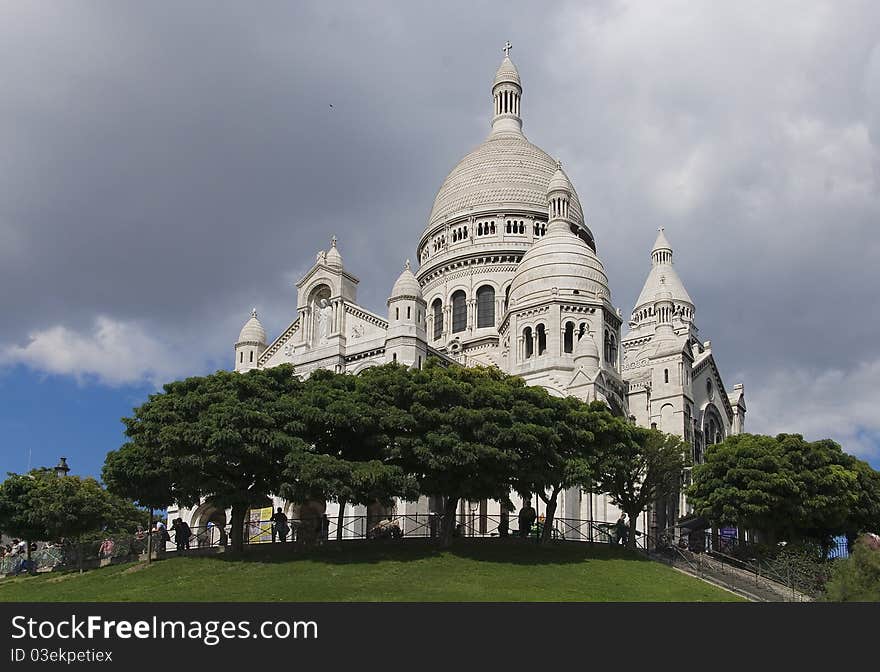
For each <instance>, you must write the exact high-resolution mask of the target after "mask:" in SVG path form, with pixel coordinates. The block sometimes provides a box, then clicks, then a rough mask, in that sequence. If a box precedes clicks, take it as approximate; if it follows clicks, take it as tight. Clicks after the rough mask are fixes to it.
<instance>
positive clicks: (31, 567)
mask: <svg viewBox="0 0 880 672" xmlns="http://www.w3.org/2000/svg"><path fill="white" fill-rule="evenodd" d="M25 543H26V544H27V554H26V555H25V557H26V558H27V566H28V574H31V575H33V574H36V573H37V570H36V569H34V563H33V562H31V542H30V540H29V539H25Z"/></svg>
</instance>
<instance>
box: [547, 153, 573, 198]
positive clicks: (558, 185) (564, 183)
mask: <svg viewBox="0 0 880 672" xmlns="http://www.w3.org/2000/svg"><path fill="white" fill-rule="evenodd" d="M551 191H566V192H568V193H569V194H571V193H573V192H574V187H572V186H571V181H570V180H569V179H568V175H566V174H565V172H564V171H563V170H562V165H561V164H560V163H559V161H557V162H556V171H555V172H554V173H553V177H551V178H550V182H549V184H548V185H547V193H550V192H551Z"/></svg>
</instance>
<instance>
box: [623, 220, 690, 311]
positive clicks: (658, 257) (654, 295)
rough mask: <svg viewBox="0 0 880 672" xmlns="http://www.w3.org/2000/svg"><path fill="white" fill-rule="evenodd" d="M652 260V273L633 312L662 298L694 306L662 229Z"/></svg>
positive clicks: (652, 251) (652, 252)
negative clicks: (676, 268) (675, 265)
mask: <svg viewBox="0 0 880 672" xmlns="http://www.w3.org/2000/svg"><path fill="white" fill-rule="evenodd" d="M651 260H652V266H651V271H650V272H649V273H648V277H647V279H646V280H645V285H644V286H643V287H642V291H641V293H640V294H639V298H638V299H637V300H636V305H635V308H634V310H633V312H635V311H637V310H639V309H640V308H642V307H643V306H646V305H653V303H654V301H655V300H656V299H658V298H660V297H663V298H669V299H672V301H674V302H681V303H687V304H690V305H691V306H693V305H694V302H693V300H692V299H691V296H690V294H688V292H687V290H686V289H685V288H684V283H683V282H682V281H681V278H679V277H678V273H677V272H676V270H675V267H674V266H673V265H672V246H671V245H670V244H669V241H668V240H667V239H666V236H665V234H664V233H663V229H662V228H661V229H660V231H659V233H658V235H657V240H656V241H655V242H654V247H653V249H652V250H651Z"/></svg>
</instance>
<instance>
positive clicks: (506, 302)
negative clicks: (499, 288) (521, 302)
mask: <svg viewBox="0 0 880 672" xmlns="http://www.w3.org/2000/svg"><path fill="white" fill-rule="evenodd" d="M509 305H510V285H507V289H505V290H504V310H505V311H506V310H507V306H509Z"/></svg>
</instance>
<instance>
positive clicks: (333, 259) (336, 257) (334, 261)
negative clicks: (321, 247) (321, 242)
mask: <svg viewBox="0 0 880 672" xmlns="http://www.w3.org/2000/svg"><path fill="white" fill-rule="evenodd" d="M325 259H326V262H327V265H328V266H331V267H332V268H342V255H341V254H339V250H338V249H337V248H336V236H333V237H332V238H331V239H330V250H329V251H328V252H327V255H326V257H325Z"/></svg>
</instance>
